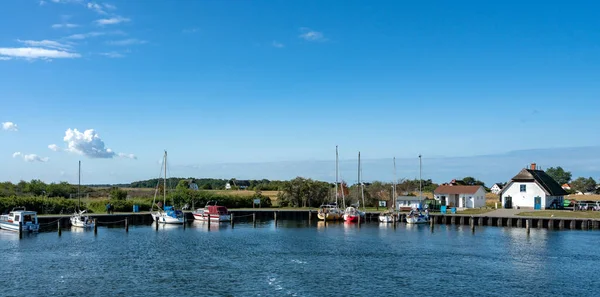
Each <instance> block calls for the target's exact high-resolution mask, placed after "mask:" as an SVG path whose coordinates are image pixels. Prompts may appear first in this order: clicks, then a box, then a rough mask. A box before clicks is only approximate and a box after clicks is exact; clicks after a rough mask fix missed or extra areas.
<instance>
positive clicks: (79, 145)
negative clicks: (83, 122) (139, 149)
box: [48, 128, 136, 159]
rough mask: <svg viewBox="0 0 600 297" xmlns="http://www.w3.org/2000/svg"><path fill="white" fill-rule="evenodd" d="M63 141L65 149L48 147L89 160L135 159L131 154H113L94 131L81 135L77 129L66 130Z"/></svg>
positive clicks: (53, 146) (86, 131)
mask: <svg viewBox="0 0 600 297" xmlns="http://www.w3.org/2000/svg"><path fill="white" fill-rule="evenodd" d="M63 140H64V141H65V142H66V143H67V148H65V149H61V148H59V147H58V146H57V145H55V144H51V145H49V146H48V148H50V149H51V150H53V151H66V152H71V153H76V154H79V155H84V156H87V157H89V158H104V159H109V158H114V157H115V156H118V157H123V158H129V159H136V157H135V156H134V155H133V154H124V153H118V154H117V153H115V152H114V151H113V150H111V149H110V148H107V147H106V146H105V144H104V141H103V140H102V139H101V138H100V135H98V133H96V131H95V130H94V129H88V130H85V131H84V132H83V133H82V132H80V131H78V130H77V129H70V128H69V129H67V131H66V132H65V137H63Z"/></svg>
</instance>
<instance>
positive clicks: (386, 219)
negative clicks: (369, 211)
mask: <svg viewBox="0 0 600 297" xmlns="http://www.w3.org/2000/svg"><path fill="white" fill-rule="evenodd" d="M379 222H380V223H393V222H394V216H392V215H380V216H379Z"/></svg>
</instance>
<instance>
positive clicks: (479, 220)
mask: <svg viewBox="0 0 600 297" xmlns="http://www.w3.org/2000/svg"><path fill="white" fill-rule="evenodd" d="M477 221H478V222H477V225H478V226H483V217H479V218H478V219H477Z"/></svg>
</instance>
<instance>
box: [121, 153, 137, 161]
mask: <svg viewBox="0 0 600 297" xmlns="http://www.w3.org/2000/svg"><path fill="white" fill-rule="evenodd" d="M117 156H119V157H120V158H125V159H132V160H137V157H136V156H135V155H134V154H124V153H118V154H117Z"/></svg>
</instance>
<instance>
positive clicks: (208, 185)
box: [202, 184, 213, 190]
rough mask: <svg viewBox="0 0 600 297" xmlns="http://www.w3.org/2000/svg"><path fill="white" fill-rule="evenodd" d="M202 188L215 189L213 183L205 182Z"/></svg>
mask: <svg viewBox="0 0 600 297" xmlns="http://www.w3.org/2000/svg"><path fill="white" fill-rule="evenodd" d="M202 189H203V190H212V189H213V187H212V185H211V184H204V185H203V186H202Z"/></svg>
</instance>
